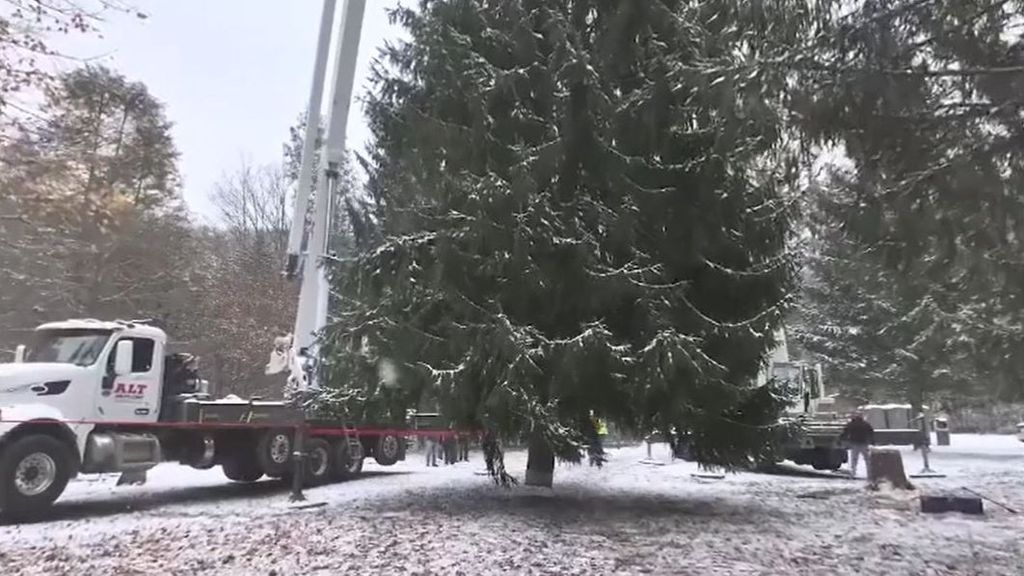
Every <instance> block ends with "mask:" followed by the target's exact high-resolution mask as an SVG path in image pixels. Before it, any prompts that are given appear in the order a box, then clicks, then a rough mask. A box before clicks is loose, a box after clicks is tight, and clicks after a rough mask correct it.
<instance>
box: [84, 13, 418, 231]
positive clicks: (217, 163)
mask: <svg viewBox="0 0 1024 576" xmlns="http://www.w3.org/2000/svg"><path fill="white" fill-rule="evenodd" d="M134 4H135V5H136V6H138V7H139V8H140V9H142V10H143V11H144V12H145V13H146V14H148V16H149V18H147V19H146V20H139V19H136V18H132V17H127V16H117V17H114V16H111V17H109V18H108V21H107V22H106V23H105V24H104V25H103V38H90V39H83V38H76V39H75V40H74V41H73V42H72V46H71V51H72V52H73V53H74V55H76V56H78V57H83V58H95V59H97V61H99V62H103V63H105V64H107V65H109V66H111V67H112V68H115V69H117V70H119V71H120V72H121V73H123V74H124V75H126V76H127V77H128V78H130V79H133V80H141V81H143V82H145V83H146V84H147V85H148V86H149V89H150V91H151V92H152V93H153V95H154V96H156V97H157V98H158V99H159V100H161V101H163V102H164V103H165V105H166V108H167V116H168V117H169V119H170V120H171V121H172V122H174V138H175V141H176V142H177V145H178V148H179V150H180V151H181V163H180V166H181V172H182V176H183V177H184V193H185V198H186V200H187V201H188V203H189V206H190V207H191V208H192V210H193V211H194V212H196V213H198V214H199V215H200V216H202V217H204V218H214V217H215V214H214V211H213V209H212V208H211V206H210V204H209V201H208V199H207V197H208V195H209V193H210V190H211V189H212V187H213V185H214V184H215V183H216V182H217V180H218V179H219V178H220V177H221V175H222V174H224V173H225V172H230V171H232V170H233V169H235V168H237V167H238V166H239V164H240V163H241V162H242V161H243V159H244V160H247V161H250V162H253V163H255V164H267V163H277V162H279V160H280V158H281V149H282V148H281V147H282V144H283V143H284V141H285V140H286V139H287V136H288V127H289V126H291V125H292V124H293V123H294V122H295V120H296V119H297V118H298V115H299V114H300V113H301V112H302V111H303V110H304V109H305V106H306V102H307V101H308V99H309V88H310V82H311V81H312V73H313V57H314V52H315V49H316V39H317V32H318V29H319V24H320V13H321V10H322V7H323V4H322V2H321V0H134ZM395 4H396V2H395V0H368V2H367V7H366V17H365V19H364V25H363V33H362V40H361V42H360V46H359V64H358V66H357V69H356V94H357V95H360V94H362V92H363V91H364V89H365V86H366V78H367V73H368V70H369V65H370V60H371V58H372V57H373V56H375V55H376V53H377V48H378V47H380V46H383V43H384V41H385V39H393V38H395V37H396V35H397V34H398V30H397V29H396V28H394V27H391V26H390V25H389V24H388V20H387V14H386V9H387V8H389V7H392V6H394V5H395ZM343 5H344V0H340V1H339V2H338V13H339V15H340V12H341V11H342V6H343ZM348 136H349V142H350V145H351V146H355V147H357V149H362V147H363V144H364V143H365V141H366V139H367V136H368V132H367V129H366V125H365V122H364V120H363V111H362V107H361V106H359V105H356V106H354V107H353V108H352V113H351V116H350V118H349V130H348Z"/></svg>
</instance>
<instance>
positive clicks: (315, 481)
mask: <svg viewBox="0 0 1024 576" xmlns="http://www.w3.org/2000/svg"><path fill="white" fill-rule="evenodd" d="M332 464H333V462H332V458H331V445H330V444H328V443H327V441H326V440H322V439H320V438H312V439H310V440H309V444H308V445H307V449H306V478H305V480H306V484H308V485H310V486H319V485H321V484H326V483H327V481H328V480H330V478H331V472H332V471H333V467H332V466H331V465H332Z"/></svg>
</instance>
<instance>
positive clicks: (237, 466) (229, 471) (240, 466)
mask: <svg viewBox="0 0 1024 576" xmlns="http://www.w3.org/2000/svg"><path fill="white" fill-rule="evenodd" d="M221 469H222V470H224V475H225V476H227V477H228V480H233V481H235V482H255V481H257V480H259V479H260V478H262V477H263V470H260V466H259V463H257V462H254V461H252V460H251V459H249V458H239V457H235V458H228V459H227V460H225V461H224V463H223V464H221Z"/></svg>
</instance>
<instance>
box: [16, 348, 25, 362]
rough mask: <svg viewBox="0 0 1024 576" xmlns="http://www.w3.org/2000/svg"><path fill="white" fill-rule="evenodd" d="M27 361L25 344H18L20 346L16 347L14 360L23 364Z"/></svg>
mask: <svg viewBox="0 0 1024 576" xmlns="http://www.w3.org/2000/svg"><path fill="white" fill-rule="evenodd" d="M24 361H25V345H24V344H18V347H17V348H15V349H14V362H15V363H16V364H21V363H22V362H24Z"/></svg>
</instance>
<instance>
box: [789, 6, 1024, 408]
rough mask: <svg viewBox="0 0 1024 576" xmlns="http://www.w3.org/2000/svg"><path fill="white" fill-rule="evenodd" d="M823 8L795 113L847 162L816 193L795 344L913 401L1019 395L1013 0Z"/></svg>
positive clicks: (1019, 50)
mask: <svg viewBox="0 0 1024 576" xmlns="http://www.w3.org/2000/svg"><path fill="white" fill-rule="evenodd" d="M836 4H837V8H836V11H837V12H838V11H841V12H842V14H843V15H842V16H841V17H838V18H836V19H835V20H834V21H833V22H832V27H831V28H830V29H828V30H827V34H825V35H822V36H821V37H820V38H821V43H820V45H818V48H820V50H819V51H816V52H814V57H813V58H812V59H811V60H813V63H812V64H809V65H807V66H805V68H804V69H805V71H806V72H808V74H806V75H804V76H803V78H804V79H805V80H807V82H806V83H805V84H804V87H805V88H807V89H808V91H809V93H811V94H813V96H812V97H811V98H810V99H809V101H810V102H812V103H811V104H810V105H809V106H807V107H806V108H804V109H802V112H803V118H804V120H805V124H804V128H805V129H807V133H808V134H809V136H810V137H811V138H814V139H816V140H818V141H821V142H825V143H829V144H835V145H837V148H838V150H839V151H840V152H841V153H842V154H844V155H845V156H846V157H847V158H848V159H849V160H850V161H852V167H849V168H845V167H844V168H843V169H842V170H840V171H839V172H838V173H837V175H836V177H835V178H833V179H832V180H831V181H830V182H829V183H828V185H827V186H825V187H824V188H823V191H824V193H823V195H822V196H821V200H820V202H819V203H818V208H819V209H820V211H821V214H822V218H821V219H820V220H819V222H818V224H819V226H817V227H816V233H817V236H818V238H819V240H820V241H821V243H822V250H820V251H819V252H818V253H817V254H815V256H814V257H813V260H812V267H811V268H812V285H811V286H810V290H809V295H810V313H811V314H812V315H816V318H817V319H816V321H814V322H811V323H810V324H809V328H810V332H811V333H810V338H809V340H808V346H809V347H810V348H811V349H813V350H815V351H817V352H819V353H822V354H824V355H825V356H826V358H828V359H829V360H830V361H834V362H836V363H837V369H838V374H839V375H841V376H844V378H843V380H844V381H845V382H851V381H856V380H857V379H858V378H860V379H861V380H871V382H870V383H868V382H862V384H865V385H867V386H868V388H870V389H871V392H872V393H873V395H875V396H882V397H884V396H888V397H890V398H892V397H898V396H902V397H903V398H904V399H906V400H909V401H910V402H911V403H913V404H915V405H918V406H919V405H921V404H922V403H924V402H925V400H927V399H928V398H929V397H931V398H934V397H935V395H936V394H946V393H953V394H959V395H961V396H966V395H969V394H971V393H973V392H974V391H975V389H974V387H973V386H971V383H977V384H982V385H983V387H984V389H985V390H986V391H987V392H988V393H990V394H991V395H1000V396H1005V397H1013V396H1016V395H1019V394H1020V393H1021V391H1022V386H1021V383H1022V382H1021V380H1020V377H1019V374H1020V373H1021V370H1020V367H1021V363H1022V362H1024V354H1022V353H1021V350H1022V349H1024V348H1022V347H1021V345H1022V344H1024V341H1022V337H1024V330H1022V325H1024V324H1022V320H1024V318H1022V316H1021V310H1022V308H1021V297H1022V296H1024V294H1022V292H1021V290H1022V288H1024V275H1022V272H1024V268H1022V266H1021V264H1022V262H1021V260H1020V257H1019V254H1020V248H1021V246H1020V241H1021V238H1022V236H1021V233H1022V232H1024V229H1021V224H1022V223H1024V196H1022V195H1021V192H1020V190H1021V183H1022V176H1024V172H1022V168H1024V164H1022V162H1021V161H1022V159H1024V156H1022V145H1021V142H1022V138H1021V137H1022V136H1024V133H1022V131H1024V124H1022V123H1021V119H1020V109H1021V104H1022V103H1021V100H1020V96H1019V95H1020V93H1021V89H1022V88H1024V44H1022V43H1021V41H1020V36H1019V34H1015V33H1014V32H1013V31H1014V29H1015V27H1016V26H1018V20H1019V17H1018V16H1016V14H1020V11H1021V10H1022V9H1024V4H1022V3H1021V2H1016V1H1010V2H1008V1H1005V0H981V1H979V0H970V1H966V0H964V1H953V0H947V1H925V2H922V1H920V0H918V1H912V0H889V1H879V0H869V1H863V2H858V3H856V4H854V5H851V4H849V3H836ZM844 356H845V358H846V359H845V360H844V359H843V358H844ZM844 373H845V374H844Z"/></svg>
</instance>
